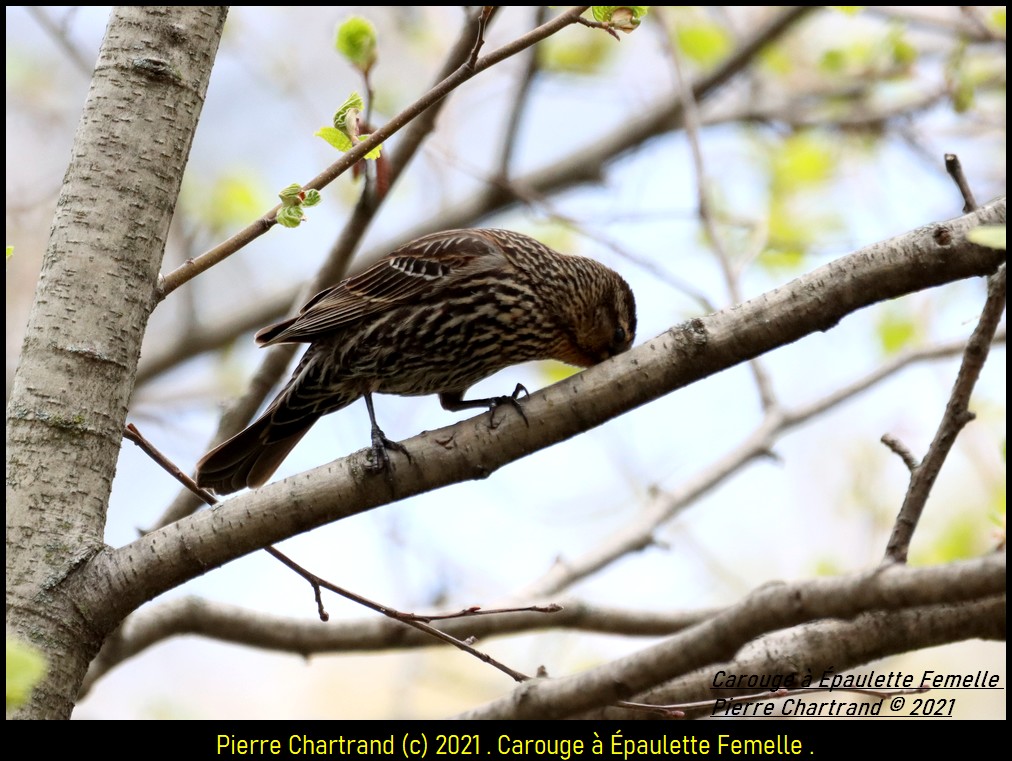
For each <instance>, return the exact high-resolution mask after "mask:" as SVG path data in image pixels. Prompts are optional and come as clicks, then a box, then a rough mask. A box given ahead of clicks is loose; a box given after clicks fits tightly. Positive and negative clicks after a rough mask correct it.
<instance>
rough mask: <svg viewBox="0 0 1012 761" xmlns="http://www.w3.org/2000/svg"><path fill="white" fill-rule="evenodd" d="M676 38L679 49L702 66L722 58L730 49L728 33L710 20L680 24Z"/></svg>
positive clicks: (709, 64)
mask: <svg viewBox="0 0 1012 761" xmlns="http://www.w3.org/2000/svg"><path fill="white" fill-rule="evenodd" d="M676 38H677V42H678V47H679V49H680V50H681V51H682V52H683V53H685V55H686V56H687V57H688V58H689V59H691V60H693V61H695V62H696V63H699V64H702V65H704V66H711V65H713V64H715V63H717V62H718V61H721V60H723V59H724V57H725V56H726V55H727V53H728V51H730V50H731V37H730V35H728V33H727V31H726V30H725V29H724V28H723V27H722V26H720V25H718V24H713V23H710V22H700V23H695V24H680V25H679V26H678V30H677V33H676Z"/></svg>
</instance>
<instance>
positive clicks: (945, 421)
mask: <svg viewBox="0 0 1012 761" xmlns="http://www.w3.org/2000/svg"><path fill="white" fill-rule="evenodd" d="M1005 273H1006V268H1005V265H1002V266H1001V267H1000V268H999V269H998V272H997V273H995V274H994V275H993V276H992V277H991V278H989V279H988V287H987V301H986V302H985V303H984V311H983V312H982V313H981V315H980V320H979V322H978V323H977V327H976V328H974V330H973V333H972V335H971V336H970V340H969V341H968V342H967V344H966V350H965V351H964V352H963V362H962V364H961V365H960V367H959V374H958V375H957V376H956V382H955V384H954V385H953V387H952V393H951V394H950V396H949V402H948V404H946V405H945V412H944V413H943V415H942V420H941V422H940V423H939V424H938V430H937V431H936V433H935V437H934V439H932V441H931V445H930V446H929V447H928V452H927V454H925V455H924V459H923V460H922V461H921V462H920V464H919V465H918V466H917V467H916V468H915V469H914V471H913V474H912V476H911V478H910V485H909V487H908V488H907V493H906V497H905V498H904V499H903V506H902V507H901V508H900V512H899V515H898V516H897V517H896V523H895V524H894V525H893V531H892V535H891V536H890V537H889V544H888V545H887V546H886V554H885V559H884V562H885V563H905V562H906V560H907V553H908V551H909V549H910V540H911V539H912V538H913V535H914V531H915V530H916V528H917V523H918V521H919V520H920V518H921V514H922V513H923V511H924V505H925V504H926V503H927V501H928V495H929V494H931V488H932V487H933V486H934V484H935V479H937V478H938V473H939V471H940V470H941V469H942V464H943V463H944V462H945V459H946V457H948V455H949V451H950V450H951V449H952V445H953V444H954V443H955V442H956V436H958V435H959V432H960V431H961V430H962V429H963V426H965V425H966V424H967V423H969V422H970V421H971V420H973V419H974V414H973V413H972V412H971V411H970V395H971V393H973V388H974V386H975V385H976V384H977V378H979V377H980V371H981V369H982V368H983V367H984V362H985V361H986V360H987V355H988V351H989V350H990V348H991V343H992V340H993V338H994V335H995V331H996V330H997V329H998V323H999V322H1001V317H1002V314H1004V312H1005V280H1006V278H1005Z"/></svg>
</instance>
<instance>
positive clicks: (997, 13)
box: [988, 8, 1006, 32]
mask: <svg viewBox="0 0 1012 761" xmlns="http://www.w3.org/2000/svg"><path fill="white" fill-rule="evenodd" d="M1005 14H1006V10H1005V8H998V9H997V10H994V11H992V12H991V16H990V18H989V19H988V21H989V22H990V24H991V26H993V27H994V28H995V29H999V30H1001V31H1002V32H1004V31H1005Z"/></svg>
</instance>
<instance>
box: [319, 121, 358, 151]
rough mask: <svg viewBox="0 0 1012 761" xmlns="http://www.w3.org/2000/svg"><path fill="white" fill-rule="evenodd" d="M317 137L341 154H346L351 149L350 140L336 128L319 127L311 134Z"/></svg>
mask: <svg viewBox="0 0 1012 761" xmlns="http://www.w3.org/2000/svg"><path fill="white" fill-rule="evenodd" d="M313 134H314V135H316V136H317V137H322V138H323V139H324V140H326V141H327V142H328V143H330V145H331V146H332V147H334V148H337V150H339V151H341V153H347V152H348V151H350V150H351V149H352V147H353V146H352V144H351V139H350V138H349V137H348V136H347V135H346V134H344V133H343V132H341V130H339V129H337V127H320V128H319V129H318V130H316V132H314V133H313Z"/></svg>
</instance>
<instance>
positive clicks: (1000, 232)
mask: <svg viewBox="0 0 1012 761" xmlns="http://www.w3.org/2000/svg"><path fill="white" fill-rule="evenodd" d="M966 239H967V240H968V241H970V242H971V243H976V244H977V245H978V246H987V247H988V248H994V249H997V250H999V251H1006V250H1007V249H1006V248H1005V225H981V226H980V227H975V228H974V229H973V230H970V232H968V233H967V234H966Z"/></svg>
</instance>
